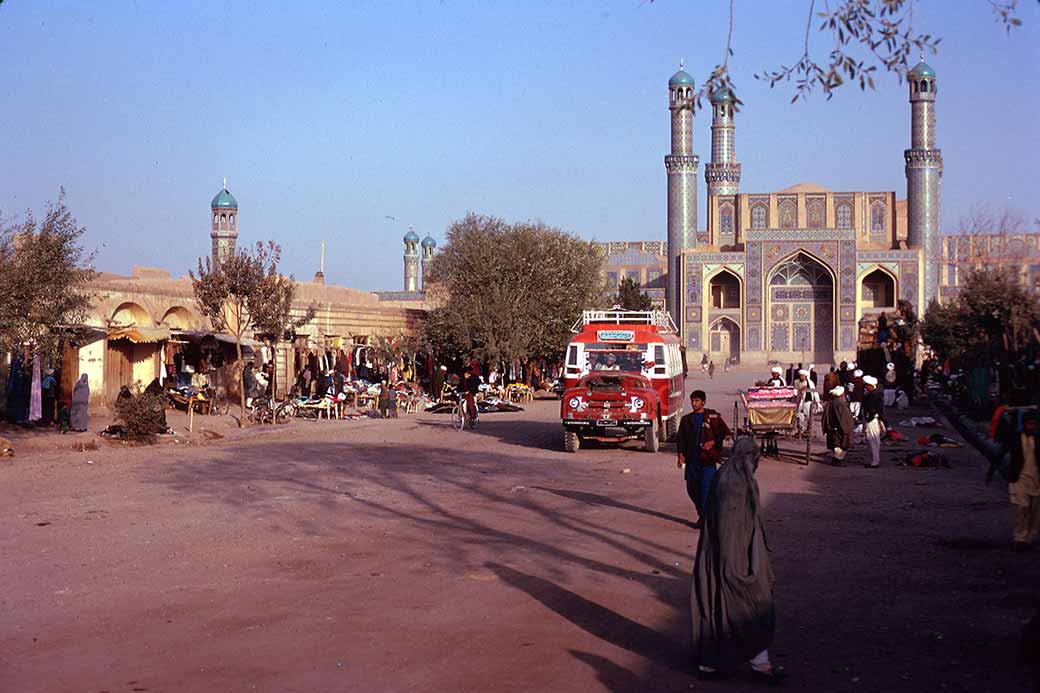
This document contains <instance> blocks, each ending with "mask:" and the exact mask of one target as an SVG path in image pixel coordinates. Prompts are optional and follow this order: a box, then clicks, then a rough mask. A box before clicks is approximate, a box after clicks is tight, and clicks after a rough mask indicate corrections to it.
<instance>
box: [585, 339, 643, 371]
mask: <svg viewBox="0 0 1040 693" xmlns="http://www.w3.org/2000/svg"><path fill="white" fill-rule="evenodd" d="M585 356H586V359H587V363H586V370H587V371H623V372H626V373H642V372H643V369H644V368H645V363H644V362H645V361H646V344H625V345H617V346H615V345H613V344H589V345H588V346H587V347H586V348H585Z"/></svg>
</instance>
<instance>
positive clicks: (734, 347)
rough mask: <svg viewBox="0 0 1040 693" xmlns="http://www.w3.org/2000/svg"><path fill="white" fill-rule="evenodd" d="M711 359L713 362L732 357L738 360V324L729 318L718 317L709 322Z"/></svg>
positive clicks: (734, 361) (735, 360) (735, 361)
mask: <svg viewBox="0 0 1040 693" xmlns="http://www.w3.org/2000/svg"><path fill="white" fill-rule="evenodd" d="M708 340H709V341H708V345H709V351H710V353H711V356H710V358H711V360H712V361H714V362H715V363H721V362H724V361H725V360H726V359H733V363H737V362H739V361H740V326H739V325H737V323H735V322H734V321H733V320H730V319H729V318H719V319H718V320H716V321H715V322H713V323H712V324H711V329H710V331H709V337H708Z"/></svg>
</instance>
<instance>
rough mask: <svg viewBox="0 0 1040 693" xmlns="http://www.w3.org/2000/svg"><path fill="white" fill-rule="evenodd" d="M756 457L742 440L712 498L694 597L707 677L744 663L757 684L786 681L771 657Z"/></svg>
mask: <svg viewBox="0 0 1040 693" xmlns="http://www.w3.org/2000/svg"><path fill="white" fill-rule="evenodd" d="M758 457H759V449H758V446H756V445H755V442H754V440H753V439H752V438H750V437H743V438H739V439H738V440H737V442H736V443H735V444H734V445H733V450H732V452H731V454H730V458H729V461H728V462H726V463H725V464H724V465H722V467H721V468H719V471H718V474H717V475H716V477H715V483H714V485H713V487H712V489H711V490H710V491H709V493H708V502H707V506H706V507H705V515H704V528H703V529H702V530H701V535H700V540H699V541H698V542H697V558H696V560H695V562H694V568H693V587H692V589H691V594H690V612H691V616H692V620H693V624H692V625H693V630H692V635H693V657H694V661H695V662H696V664H697V666H698V671H699V673H700V675H701V677H702V678H713V677H716V676H728V675H731V674H734V673H736V672H737V670H738V669H740V668H741V667H742V666H743V665H744V664H745V663H746V662H750V664H751V675H752V676H754V677H755V678H759V679H762V680H765V681H770V682H776V681H779V679H780V678H781V676H782V672H780V671H779V670H774V669H773V666H772V664H771V663H770V661H769V652H768V649H769V646H770V645H771V644H772V642H773V628H774V625H775V619H774V615H773V571H772V570H771V569H770V567H769V547H768V546H767V545H766V536H765V528H764V525H763V517H762V506H761V502H760V500H759V493H758V482H756V481H755V471H756V470H757V469H758Z"/></svg>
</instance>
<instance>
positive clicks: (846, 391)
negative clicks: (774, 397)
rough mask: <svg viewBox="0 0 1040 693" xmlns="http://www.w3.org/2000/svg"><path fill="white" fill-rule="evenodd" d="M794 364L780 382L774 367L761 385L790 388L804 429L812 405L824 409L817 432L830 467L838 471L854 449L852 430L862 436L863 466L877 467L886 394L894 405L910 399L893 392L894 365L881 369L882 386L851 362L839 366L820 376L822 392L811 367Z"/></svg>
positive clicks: (781, 372)
mask: <svg viewBox="0 0 1040 693" xmlns="http://www.w3.org/2000/svg"><path fill="white" fill-rule="evenodd" d="M801 366H802V364H798V367H797V368H796V367H795V366H794V364H792V365H791V367H790V368H789V369H788V372H787V378H786V379H785V378H784V369H783V368H781V367H780V366H774V367H773V368H772V369H771V371H770V376H769V378H768V379H767V380H766V381H764V383H763V384H764V385H767V386H770V387H784V386H788V385H789V386H791V387H794V388H795V400H796V401H797V402H798V410H797V416H798V419H799V422H800V423H801V425H802V427H803V429H804V428H805V427H807V426H810V425H812V422H811V420H810V418H811V413H812V405H813V403H821V402H822V404H823V409H822V427H823V433H824V435H825V436H826V438H827V448H828V449H829V450H830V451H831V458H830V464H831V465H833V466H836V467H840V466H843V465H844V463H845V458H846V455H847V454H848V452H849V450H850V449H851V448H852V447H853V438H854V434H855V432H856V430H857V429H859V428H860V427H861V426H862V428H861V429H860V430H862V431H863V435H864V439H865V440H866V443H867V447H868V449H869V451H870V459H869V460H868V461H867V462H866V463H865V465H864V466H866V467H868V468H871V469H876V468H877V467H880V466H881V441H882V439H883V438H884V436H885V433H886V431H887V430H888V428H889V426H888V422H887V420H886V419H885V391H886V388H887V390H888V393H889V397H890V398H891V399H892V400H893V401H895V399H896V398H897V397H899V398H902V399H901V404H903V403H905V405H906V406H909V395H907V394H906V393H905V392H903V391H902V390H897V389H896V388H897V386H898V384H899V379H898V377H897V373H896V366H895V364H894V363H888V364H886V366H885V375H884V380H885V385H884V386H882V384H881V379H880V378H878V377H876V376H873V375H868V374H865V373H864V372H863V371H862V370H861V369H859V368H857V366H856V363H855V362H845V361H842V362H841V363H840V364H839V365H838V367H837V368H833V367H832V368H831V369H830V371H829V372H828V373H826V374H825V375H824V376H823V387H822V392H820V391H818V389H817V384H818V382H819V379H818V376H817V374H816V366H815V364H810V365H809V367H808V368H802V367H801Z"/></svg>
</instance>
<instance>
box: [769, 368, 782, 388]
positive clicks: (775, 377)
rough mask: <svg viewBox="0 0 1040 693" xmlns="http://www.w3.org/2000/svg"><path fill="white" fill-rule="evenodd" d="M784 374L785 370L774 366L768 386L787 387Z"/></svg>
mask: <svg viewBox="0 0 1040 693" xmlns="http://www.w3.org/2000/svg"><path fill="white" fill-rule="evenodd" d="M783 373H784V369H783V368H781V367H780V366H773V368H772V370H771V371H770V376H769V380H767V381H766V385H769V386H770V387H783V386H784V385H787V383H785V382H784V376H783Z"/></svg>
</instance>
